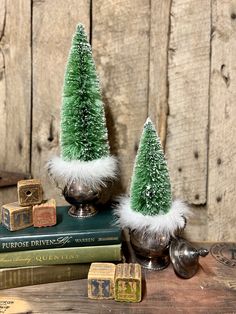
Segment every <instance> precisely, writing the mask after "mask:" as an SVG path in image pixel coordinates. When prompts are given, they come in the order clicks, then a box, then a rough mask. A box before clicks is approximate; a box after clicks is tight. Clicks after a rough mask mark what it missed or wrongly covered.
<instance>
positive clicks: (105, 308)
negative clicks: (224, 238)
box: [0, 243, 236, 314]
mask: <svg viewBox="0 0 236 314" xmlns="http://www.w3.org/2000/svg"><path fill="white" fill-rule="evenodd" d="M217 245H218V246H217V247H216V244H215V246H214V247H215V252H214V256H213V254H212V253H209V255H208V256H207V257H205V258H201V261H200V264H201V267H200V269H199V271H198V273H197V275H195V276H194V277H193V278H191V279H188V280H186V279H181V278H179V277H177V276H176V275H175V273H174V271H173V268H172V265H170V266H169V267H168V268H167V269H165V270H162V271H159V272H158V271H147V270H144V271H143V277H144V279H145V280H144V285H143V299H142V302H141V303H134V304H131V303H118V302H115V301H114V300H107V301H105V300H104V301H93V300H89V299H88V298H87V280H85V279H83V280H75V281H70V282H59V283H51V284H43V285H38V286H29V287H21V288H14V289H8V290H2V291H0V313H4V314H5V313H44V314H45V313H50V314H51V313H52V314H53V313H80V314H83V313H135V314H138V313H145V314H147V313H232V314H233V313H236V244H230V243H221V244H217ZM205 246H206V244H205ZM208 246H211V247H212V245H210V244H208ZM217 259H218V260H217ZM7 307H8V308H7Z"/></svg>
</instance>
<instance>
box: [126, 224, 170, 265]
mask: <svg viewBox="0 0 236 314" xmlns="http://www.w3.org/2000/svg"><path fill="white" fill-rule="evenodd" d="M130 242H131V245H132V247H133V249H134V251H135V254H136V259H137V262H138V263H139V264H141V266H142V267H143V268H147V269H153V270H161V269H164V268H166V267H167V266H168V265H169V264H170V256H169V243H170V240H169V238H166V237H165V236H164V235H162V234H153V235H150V234H149V235H147V234H146V233H145V232H143V231H137V230H134V231H131V232H130Z"/></svg>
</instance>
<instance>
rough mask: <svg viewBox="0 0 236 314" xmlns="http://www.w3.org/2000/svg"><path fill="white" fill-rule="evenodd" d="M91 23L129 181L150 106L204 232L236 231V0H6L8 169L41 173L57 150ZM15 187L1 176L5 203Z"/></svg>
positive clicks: (211, 236)
mask: <svg viewBox="0 0 236 314" xmlns="http://www.w3.org/2000/svg"><path fill="white" fill-rule="evenodd" d="M78 22H82V23H84V24H85V26H86V29H87V32H88V35H89V36H90V40H91V43H92V47H93V52H94V57H95V61H96V64H97V70H98V72H99V75H100V80H101V85H102V90H103V98H104V103H105V106H106V112H107V121H108V127H109V131H110V142H111V147H112V151H113V153H114V154H117V155H118V156H119V157H120V161H121V183H120V187H119V190H120V191H126V190H128V187H129V181H130V176H131V172H132V167H133V161H134V157H135V154H136V150H137V146H138V142H139V137H140V133H141V130H142V126H143V123H144V122H145V120H146V118H147V116H148V115H149V116H150V117H151V118H152V119H153V121H154V122H155V123H156V126H157V129H158V130H159V134H160V136H161V139H162V143H163V146H164V147H165V151H166V156H167V159H168V163H169V168H170V174H171V179H172V187H173V192H174V196H175V197H180V198H182V199H184V200H185V201H187V202H188V204H189V205H190V207H191V208H192V209H193V213H194V215H193V217H192V218H191V220H190V222H189V224H188V228H187V230H186V233H187V236H188V237H189V238H191V239H194V240H235V238H236V229H235V225H236V208H235V204H236V188H235V185H236V146H235V135H236V132H235V131H236V0H172V1H171V0H135V1H133V0H91V1H90V0H0V138H1V143H2V144H1V149H0V170H5V171H15V172H23V173H25V172H26V173H27V172H28V173H29V172H30V173H31V174H32V175H33V176H34V177H37V178H41V179H42V181H43V184H44V187H45V192H46V193H45V194H46V197H49V196H55V195H57V200H58V202H61V203H62V202H63V199H62V197H61V196H60V193H59V192H58V191H57V190H56V189H55V187H54V186H53V185H52V184H51V183H50V182H49V180H48V178H47V175H46V172H45V169H44V166H45V162H46V161H47V160H48V159H49V158H50V157H51V156H52V155H55V154H58V152H59V150H58V145H59V124H60V119H59V116H60V102H61V89H62V83H63V73H64V68H65V62H66V59H67V55H68V50H69V47H70V43H71V37H72V34H73V32H74V30H75V27H76V24H77V23H78ZM15 199H16V194H15V188H1V189H0V201H1V203H5V202H9V201H14V200H15Z"/></svg>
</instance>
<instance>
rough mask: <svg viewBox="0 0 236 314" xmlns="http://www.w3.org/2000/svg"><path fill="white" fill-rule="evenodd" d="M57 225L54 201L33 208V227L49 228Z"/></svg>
mask: <svg viewBox="0 0 236 314" xmlns="http://www.w3.org/2000/svg"><path fill="white" fill-rule="evenodd" d="M56 223H57V212H56V201H55V200H54V199H50V200H48V201H44V202H43V203H42V204H40V205H35V206H33V224H34V227H50V226H53V225H55V224H56Z"/></svg>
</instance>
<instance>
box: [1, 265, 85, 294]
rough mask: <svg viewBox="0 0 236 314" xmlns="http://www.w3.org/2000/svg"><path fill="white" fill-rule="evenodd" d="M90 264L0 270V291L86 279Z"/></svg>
mask: <svg viewBox="0 0 236 314" xmlns="http://www.w3.org/2000/svg"><path fill="white" fill-rule="evenodd" d="M89 267H90V264H71V265H51V266H29V267H18V268H2V269H0V290H2V289H10V288H16V287H23V286H31V285H39V284H43V283H49V282H58V281H68V280H76V279H86V278H87V275H88V271H89Z"/></svg>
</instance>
